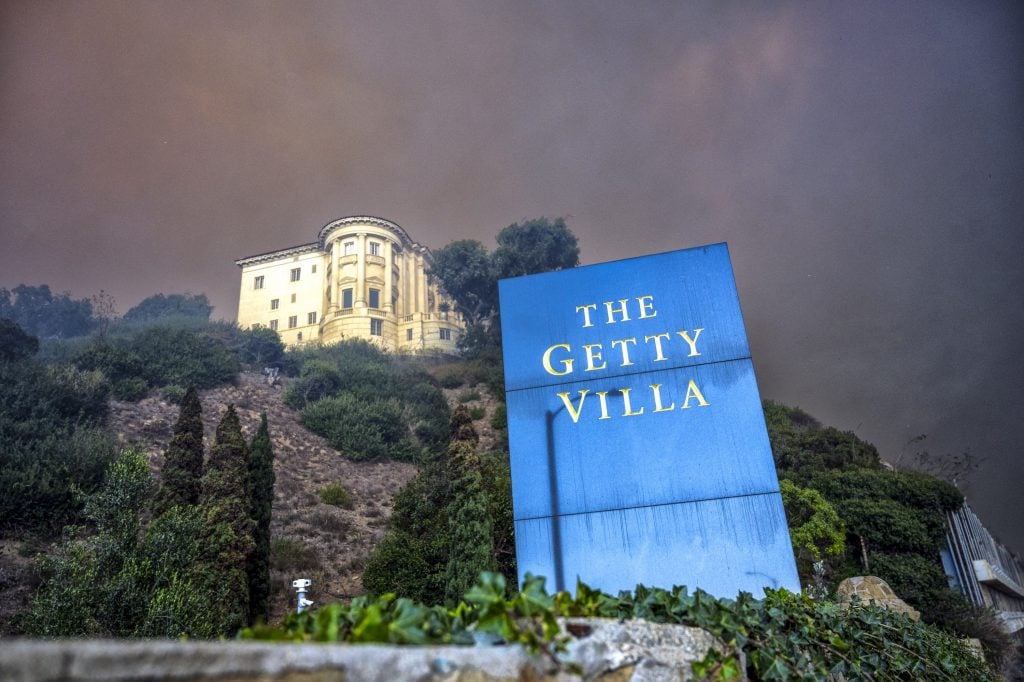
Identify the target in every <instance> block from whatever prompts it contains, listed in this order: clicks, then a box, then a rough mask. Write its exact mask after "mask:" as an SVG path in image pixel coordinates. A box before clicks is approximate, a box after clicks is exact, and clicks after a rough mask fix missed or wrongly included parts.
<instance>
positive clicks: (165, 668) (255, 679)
mask: <svg viewBox="0 0 1024 682" xmlns="http://www.w3.org/2000/svg"><path fill="white" fill-rule="evenodd" d="M568 623H569V629H570V631H571V632H573V633H574V635H575V637H576V639H574V640H573V641H572V642H571V644H570V645H569V650H568V652H567V654H566V655H565V656H564V659H563V660H562V661H561V665H556V664H555V662H553V661H551V660H548V659H546V658H544V657H534V656H531V655H530V654H529V653H528V652H526V651H525V650H524V649H522V648H521V647H519V646H482V647H460V646H424V647H413V646H386V645H376V644H365V645H344V644H288V643H263V642H177V641H168V640H144V641H125V640H27V639H15V640H6V641H2V642H0V680H3V681H4V682H80V681H84V680H109V681H110V682H143V681H147V682H148V681H150V680H152V681H156V680H170V681H172V682H201V681H213V680H216V681H217V682H271V681H274V682H343V681H345V682H364V681H365V682H369V681H371V680H373V681H376V680H387V681H388V682H399V681H401V680H438V681H441V680H444V681H445V682H490V681H495V682H497V681H501V682H506V681H507V682H513V681H515V682H520V681H533V680H536V681H540V680H574V679H587V680H606V681H609V682H610V681H611V680H616V681H619V680H621V681H623V682H626V681H633V682H642V681H645V680H690V679H694V678H693V674H692V671H691V667H690V663H691V662H692V661H695V660H700V659H702V658H703V657H704V656H705V655H706V654H707V652H708V650H709V649H710V648H711V647H715V648H717V649H719V650H721V651H725V648H724V647H722V645H720V644H719V643H717V642H716V640H715V639H714V638H713V637H712V636H711V635H709V634H708V633H706V632H704V631H703V630H699V629H697V628H688V627H683V626H678V625H660V624H652V623H646V622H643V621H625V622H618V621H614V620H603V619H573V620H571V621H569V622H568ZM570 665H571V666H573V667H574V668H575V669H576V670H578V671H579V672H581V673H582V677H581V676H579V675H575V674H571V673H569V672H567V671H568V670H569V666H570Z"/></svg>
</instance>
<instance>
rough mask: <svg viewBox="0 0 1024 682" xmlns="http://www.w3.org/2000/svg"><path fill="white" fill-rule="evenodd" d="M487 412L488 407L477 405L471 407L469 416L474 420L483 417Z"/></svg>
mask: <svg viewBox="0 0 1024 682" xmlns="http://www.w3.org/2000/svg"><path fill="white" fill-rule="evenodd" d="M486 414H487V408H485V407H484V406H483V405H477V406H475V407H471V408H469V418H470V419H472V420H473V421H477V420H480V419H483V418H484V416H486Z"/></svg>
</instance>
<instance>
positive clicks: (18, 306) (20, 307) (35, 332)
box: [0, 284, 96, 339]
mask: <svg viewBox="0 0 1024 682" xmlns="http://www.w3.org/2000/svg"><path fill="white" fill-rule="evenodd" d="M0 318H6V319H8V320H12V321H14V322H15V323H17V324H18V326H19V327H21V328H22V329H23V330H24V331H25V332H27V333H28V334H30V335H32V336H35V337H38V338H40V339H66V338H70V337H74V336H85V335H86V334H88V333H89V332H90V331H92V329H93V327H94V326H95V323H96V321H95V320H94V319H93V316H92V303H91V302H90V301H89V300H88V299H81V300H77V301H76V300H73V299H72V298H71V295H70V294H68V293H67V292H64V293H63V294H58V295H56V296H55V295H54V294H53V293H52V292H51V291H50V287H49V286H47V285H46V284H42V285H40V286H35V287H33V286H28V285H25V284H19V285H18V286H16V287H14V289H12V290H7V289H0Z"/></svg>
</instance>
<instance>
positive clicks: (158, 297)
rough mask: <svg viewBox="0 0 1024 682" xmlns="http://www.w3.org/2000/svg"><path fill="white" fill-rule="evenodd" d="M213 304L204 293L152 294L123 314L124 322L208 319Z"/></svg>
mask: <svg viewBox="0 0 1024 682" xmlns="http://www.w3.org/2000/svg"><path fill="white" fill-rule="evenodd" d="M211 312H213V306H212V305H210V301H209V300H208V299H207V298H206V294H188V293H186V294H167V295H164V294H154V295H152V296H150V297H148V298H145V299H143V300H142V301H141V302H140V303H139V304H138V305H137V306H135V307H134V308H131V309H130V310H129V311H128V312H126V313H125V314H124V320H125V321H126V322H151V321H153V320H159V319H161V318H165V317H195V318H199V319H201V320H208V319H210V313H211Z"/></svg>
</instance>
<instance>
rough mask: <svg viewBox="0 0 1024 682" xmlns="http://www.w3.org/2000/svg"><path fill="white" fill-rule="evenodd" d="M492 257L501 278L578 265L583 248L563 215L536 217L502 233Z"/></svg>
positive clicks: (495, 270) (496, 271) (515, 224)
mask: <svg viewBox="0 0 1024 682" xmlns="http://www.w3.org/2000/svg"><path fill="white" fill-rule="evenodd" d="M492 260H493V263H494V272H495V274H496V275H497V276H498V278H499V279H502V278H505V277H520V276H522V275H534V274H537V273H539V272H551V271H553V270H564V269H566V268H574V267H576V266H577V265H579V264H580V247H579V244H578V243H577V242H576V235H574V234H573V233H572V231H571V230H570V229H569V228H568V226H566V224H565V220H564V219H563V218H556V219H555V220H553V221H552V220H549V219H547V218H535V219H534V220H527V221H526V222H524V223H522V224H520V223H513V224H511V225H509V226H508V227H506V228H505V229H504V230H502V231H501V232H499V233H498V248H497V249H496V250H495V251H494V256H493V257H492Z"/></svg>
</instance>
